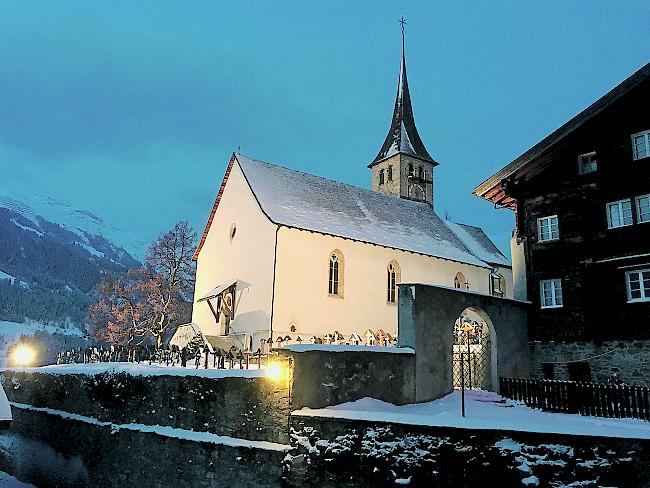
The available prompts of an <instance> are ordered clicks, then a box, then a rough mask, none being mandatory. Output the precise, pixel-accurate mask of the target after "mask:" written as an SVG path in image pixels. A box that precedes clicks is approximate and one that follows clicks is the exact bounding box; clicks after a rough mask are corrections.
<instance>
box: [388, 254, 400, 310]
mask: <svg viewBox="0 0 650 488" xmlns="http://www.w3.org/2000/svg"><path fill="white" fill-rule="evenodd" d="M400 275H401V270H400V267H399V264H398V263H397V261H391V262H390V263H388V269H387V286H386V300H387V301H388V303H395V302H396V301H397V284H398V283H399V282H400V279H401V276H400Z"/></svg>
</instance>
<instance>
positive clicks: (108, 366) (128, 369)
mask: <svg viewBox="0 0 650 488" xmlns="http://www.w3.org/2000/svg"><path fill="white" fill-rule="evenodd" d="M0 371H15V372H18V373H20V372H26V373H44V374H84V375H89V376H93V375H96V374H100V373H106V372H110V373H122V372H124V373H129V374H131V375H133V376H200V377H202V378H233V377H239V378H242V377H243V378H259V377H263V376H265V375H266V371H265V367H264V366H262V369H257V365H254V366H252V367H251V369H239V368H235V369H213V368H210V369H202V368H199V369H196V368H194V367H190V366H189V364H188V367H186V368H183V367H180V366H165V365H160V364H156V363H153V364H151V365H149V364H148V363H145V362H143V363H140V364H138V363H89V364H55V365H52V366H42V367H40V368H4V369H0Z"/></svg>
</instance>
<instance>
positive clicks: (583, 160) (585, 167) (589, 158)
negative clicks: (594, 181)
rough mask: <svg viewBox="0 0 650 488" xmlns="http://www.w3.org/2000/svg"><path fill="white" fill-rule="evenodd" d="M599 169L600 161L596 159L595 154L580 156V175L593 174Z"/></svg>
mask: <svg viewBox="0 0 650 488" xmlns="http://www.w3.org/2000/svg"><path fill="white" fill-rule="evenodd" d="M597 169H598V160H597V159H596V153H595V152H590V153H586V154H581V155H580V156H578V173H580V174H581V175H585V174H587V173H593V172H594V171H596V170H597Z"/></svg>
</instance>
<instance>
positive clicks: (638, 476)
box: [284, 417, 650, 487]
mask: <svg viewBox="0 0 650 488" xmlns="http://www.w3.org/2000/svg"><path fill="white" fill-rule="evenodd" d="M291 442H292V444H294V445H295V446H296V450H295V451H293V452H291V453H290V454H289V455H287V456H286V457H285V460H284V469H285V477H286V478H287V479H288V480H289V482H290V483H291V482H295V483H296V484H297V482H298V481H299V480H304V479H309V480H310V482H311V483H313V486H333V484H331V483H332V480H338V481H339V482H341V483H342V485H343V484H344V485H345V486H348V487H361V486H394V485H411V484H412V485H414V486H488V485H487V484H486V482H489V486H498V487H517V486H557V487H559V486H630V487H632V486H648V483H649V482H650V456H649V454H650V443H649V442H648V441H644V440H631V439H606V438H595V437H580V436H564V435H553V434H538V433H523V432H504V431H497V430H475V431H472V432H468V431H467V430H465V429H454V428H437V427H429V428H427V427H423V426H408V425H400V424H387V423H376V422H364V421H359V420H345V419H328V418H315V417H311V418H309V417H292V424H291ZM343 480H347V481H343Z"/></svg>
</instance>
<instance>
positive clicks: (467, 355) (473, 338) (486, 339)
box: [452, 308, 497, 390]
mask: <svg viewBox="0 0 650 488" xmlns="http://www.w3.org/2000/svg"><path fill="white" fill-rule="evenodd" d="M496 339H497V338H496V332H495V330H494V327H493V326H492V322H491V321H490V318H489V316H488V315H487V314H486V313H485V312H484V311H483V310H480V309H475V308H466V309H465V310H463V311H462V312H461V313H460V315H459V316H458V318H457V319H456V321H455V322H454V324H453V344H452V381H453V386H454V388H460V387H461V384H464V387H465V388H467V389H478V390H496V388H497V375H496V371H497V368H496V360H497V348H496Z"/></svg>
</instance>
